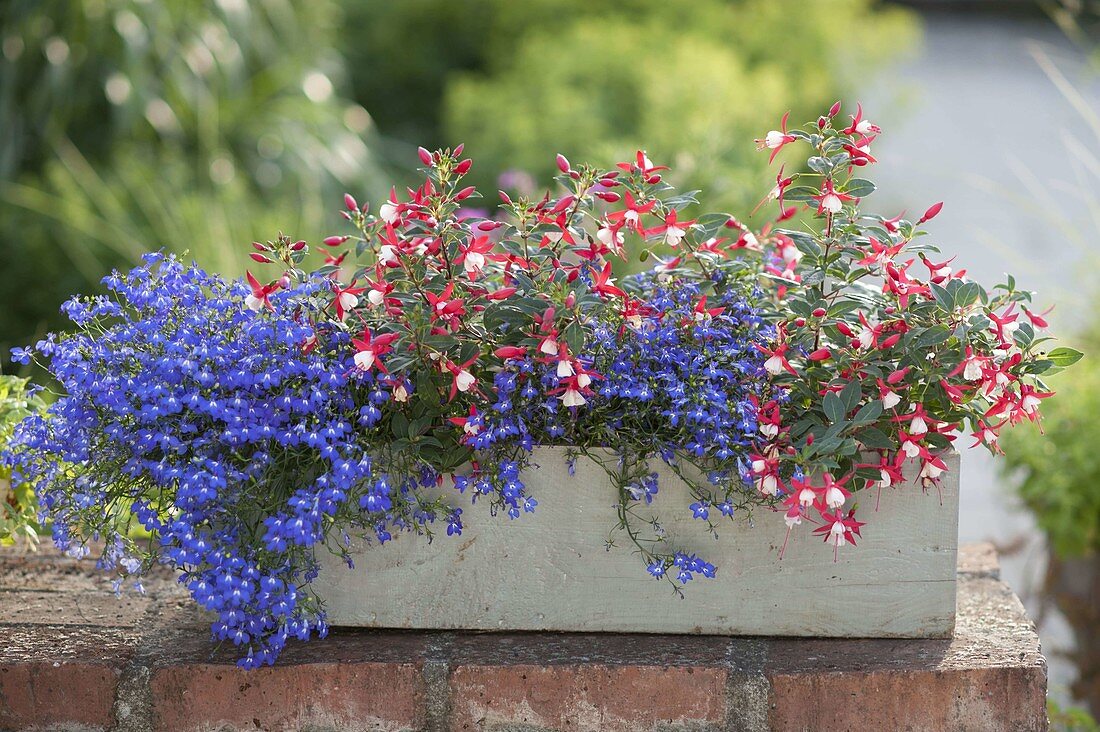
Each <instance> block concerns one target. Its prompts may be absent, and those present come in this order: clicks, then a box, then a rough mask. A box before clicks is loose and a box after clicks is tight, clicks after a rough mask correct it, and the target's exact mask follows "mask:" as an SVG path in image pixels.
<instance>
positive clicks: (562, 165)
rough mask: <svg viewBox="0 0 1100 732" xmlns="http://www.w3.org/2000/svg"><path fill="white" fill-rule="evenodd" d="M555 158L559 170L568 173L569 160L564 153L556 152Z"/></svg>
mask: <svg viewBox="0 0 1100 732" xmlns="http://www.w3.org/2000/svg"><path fill="white" fill-rule="evenodd" d="M555 160H556V161H557V164H558V170H560V171H561V172H563V173H568V172H569V160H568V159H567V158H566V157H565V156H564V155H562V154H561V153H558V156H557V158H555Z"/></svg>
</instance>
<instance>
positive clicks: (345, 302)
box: [340, 292, 359, 310]
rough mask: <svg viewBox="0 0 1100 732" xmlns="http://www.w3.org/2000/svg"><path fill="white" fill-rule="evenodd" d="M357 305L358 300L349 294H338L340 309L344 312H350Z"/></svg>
mask: <svg viewBox="0 0 1100 732" xmlns="http://www.w3.org/2000/svg"><path fill="white" fill-rule="evenodd" d="M358 304H359V298H358V297H356V296H355V295H353V294H352V293H350V292H341V293H340V307H342V308H343V309H344V310H351V309H352V308H354V307H355V306H356V305H358Z"/></svg>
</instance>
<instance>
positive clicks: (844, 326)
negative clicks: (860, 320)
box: [836, 320, 856, 338]
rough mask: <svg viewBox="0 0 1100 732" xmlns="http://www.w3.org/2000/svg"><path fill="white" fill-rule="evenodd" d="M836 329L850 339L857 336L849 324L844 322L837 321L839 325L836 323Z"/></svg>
mask: <svg viewBox="0 0 1100 732" xmlns="http://www.w3.org/2000/svg"><path fill="white" fill-rule="evenodd" d="M836 329H837V330H839V331H840V332H841V333H843V334H844V335H846V336H848V337H849V338H855V335H856V334H855V331H853V330H852V329H851V328H850V327H849V326H848V324H847V323H845V322H844V321H843V320H838V321H837V323H836Z"/></svg>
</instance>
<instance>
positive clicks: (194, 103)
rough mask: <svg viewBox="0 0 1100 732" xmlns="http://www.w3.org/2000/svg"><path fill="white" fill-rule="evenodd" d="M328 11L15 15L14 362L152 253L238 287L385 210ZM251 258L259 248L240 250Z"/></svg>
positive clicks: (306, 6)
mask: <svg viewBox="0 0 1100 732" xmlns="http://www.w3.org/2000/svg"><path fill="white" fill-rule="evenodd" d="M340 18H341V9H340V6H339V5H338V4H337V3H335V2H332V1H331V0H311V2H309V3H298V2H291V0H252V1H251V2H250V1H248V0H218V1H217V2H179V3H175V2H173V3H159V2H137V1H133V0H9V1H8V2H6V3H4V4H3V5H2V6H0V35H2V38H0V130H2V131H3V134H2V136H0V293H2V294H0V347H2V348H4V350H5V351H6V350H7V348H8V347H10V346H11V345H14V344H22V342H24V341H27V340H29V339H30V338H32V337H34V336H35V335H37V334H40V333H41V332H43V331H44V330H45V329H46V328H47V327H51V326H54V325H56V324H57V323H58V318H57V308H58V305H59V304H60V302H61V301H62V300H63V299H64V298H65V297H66V296H67V295H70V294H72V293H74V292H79V291H89V290H91V289H93V288H94V286H95V283H96V282H97V281H98V279H99V278H100V277H101V276H102V275H103V274H104V273H105V272H106V271H108V270H109V269H110V267H112V266H116V265H122V264H125V263H128V262H133V261H134V260H135V259H136V258H137V257H138V256H139V255H140V253H141V252H143V251H147V250H149V249H157V248H161V247H164V248H167V249H171V250H173V251H178V252H183V251H190V252H191V253H193V254H194V256H195V257H196V258H198V259H199V260H201V261H202V262H203V263H204V265H206V266H209V267H211V268H213V269H217V270H220V271H223V272H233V273H236V272H239V271H240V269H241V268H242V266H243V257H244V256H247V252H246V248H247V243H248V242H249V241H250V240H252V239H256V238H265V239H266V238H272V237H273V236H274V235H275V234H276V232H277V231H278V230H279V229H280V228H284V229H287V230H289V231H293V232H295V233H296V234H299V235H302V236H310V237H314V238H315V237H317V236H318V235H320V234H321V232H322V229H323V226H324V224H325V222H326V221H327V220H328V217H327V215H326V212H327V211H328V210H329V209H330V208H331V206H330V202H331V200H333V198H332V196H333V195H335V194H336V193H337V192H338V191H339V190H341V189H343V188H356V189H359V190H367V191H372V192H373V193H375V194H377V193H379V192H380V191H383V190H384V188H383V187H382V182H383V176H382V174H381V173H380V172H379V171H378V169H377V168H376V166H375V162H374V159H373V157H372V155H371V148H370V144H371V143H370V139H371V138H370V135H371V124H370V115H369V114H368V113H367V112H366V111H365V110H364V109H363V108H362V107H361V106H359V105H357V104H354V103H353V102H350V101H348V100H347V99H346V98H343V97H341V95H340V94H339V92H338V90H339V88H340V87H342V86H343V85H344V83H345V66H344V61H343V58H342V57H341V56H340V54H339V53H338V52H337V50H336V41H337V36H336V32H337V29H338V27H339V22H340ZM242 245H245V246H244V247H242Z"/></svg>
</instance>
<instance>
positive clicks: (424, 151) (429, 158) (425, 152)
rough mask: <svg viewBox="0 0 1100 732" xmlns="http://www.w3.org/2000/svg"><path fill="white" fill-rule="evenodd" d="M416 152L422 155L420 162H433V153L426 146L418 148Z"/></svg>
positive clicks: (426, 163) (428, 163)
mask: <svg viewBox="0 0 1100 732" xmlns="http://www.w3.org/2000/svg"><path fill="white" fill-rule="evenodd" d="M416 154H417V155H419V156H420V162H422V163H424V164H425V165H431V164H432V154H431V153H430V152H428V150H427V149H426V148H423V147H418V148H416Z"/></svg>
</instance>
